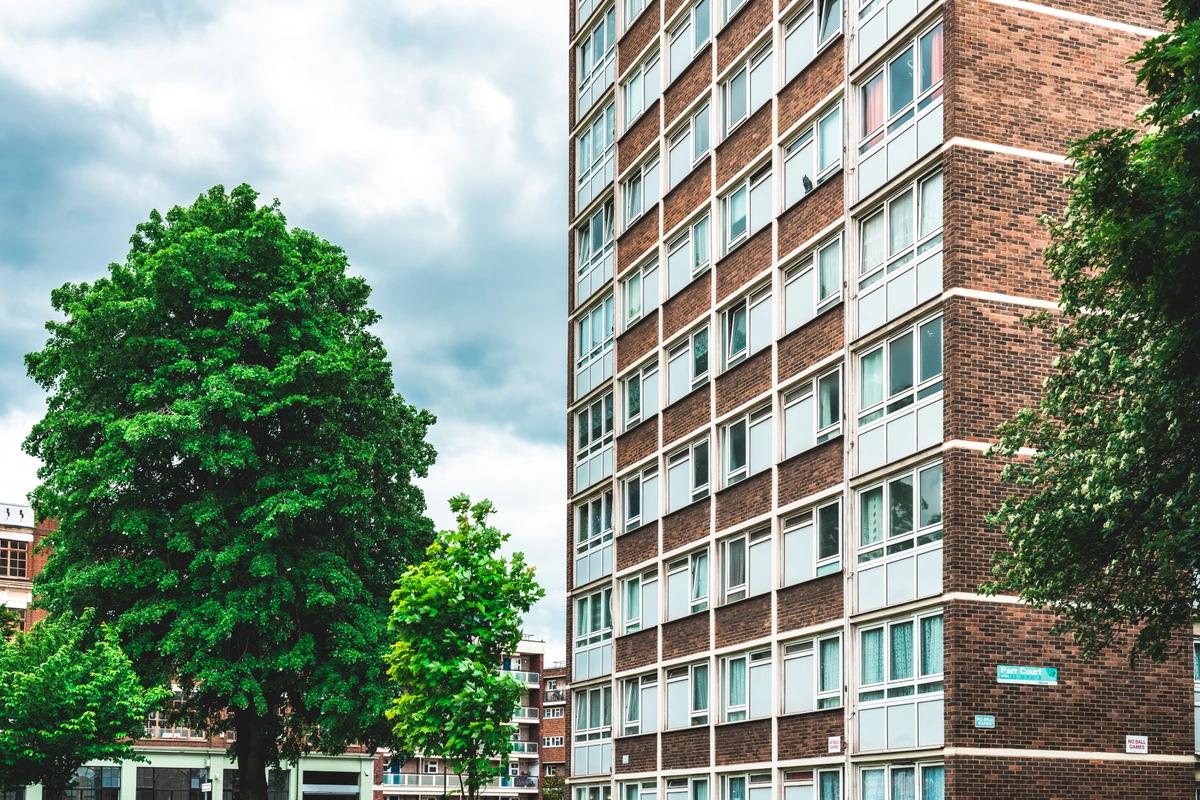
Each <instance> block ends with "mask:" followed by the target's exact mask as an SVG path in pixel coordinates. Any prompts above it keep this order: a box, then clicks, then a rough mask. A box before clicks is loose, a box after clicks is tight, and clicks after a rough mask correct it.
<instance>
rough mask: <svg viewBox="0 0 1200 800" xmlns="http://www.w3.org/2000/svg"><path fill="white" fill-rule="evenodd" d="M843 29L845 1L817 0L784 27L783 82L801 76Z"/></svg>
mask: <svg viewBox="0 0 1200 800" xmlns="http://www.w3.org/2000/svg"><path fill="white" fill-rule="evenodd" d="M841 29H842V0H817V2H816V3H814V4H812V5H808V6H805V7H804V9H803V10H802V11H801V12H800V13H799V14H797V15H796V16H795V17H793V18H792V19H791V21H789V22H788V23H787V24H786V25H784V29H783V82H784V83H787V82H788V81H790V80H791V79H792V78H794V77H796V76H797V75H799V74H800V71H801V70H803V69H804V68H805V67H807V66H808V65H809V64H811V63H812V60H813V59H814V58H816V57H817V51H818V50H820V49H821V45H823V44H825V43H826V42H828V41H829V40H830V39H832V38H833V37H834V34H836V33H837V32H838V31H840V30H841Z"/></svg>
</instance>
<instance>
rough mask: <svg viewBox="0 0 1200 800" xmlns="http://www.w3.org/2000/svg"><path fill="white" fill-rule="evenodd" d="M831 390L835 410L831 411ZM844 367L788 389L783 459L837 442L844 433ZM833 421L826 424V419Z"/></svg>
mask: <svg viewBox="0 0 1200 800" xmlns="http://www.w3.org/2000/svg"><path fill="white" fill-rule="evenodd" d="M829 387H833V408H832V409H829V407H828V403H827V401H828V400H829V398H830V395H829V392H828V391H827V390H828V388H829ZM842 407H843V405H842V368H841V367H840V366H839V367H836V368H835V369H832V370H830V371H828V372H825V373H822V374H820V375H817V376H815V377H813V378H810V379H808V380H805V381H801V382H800V383H798V384H796V385H795V386H793V387H792V388H791V389H788V390H787V392H786V393H785V394H784V395H783V458H784V459H785V460H786V459H789V458H793V457H794V456H798V455H800V454H801V453H803V452H805V451H806V450H810V449H812V448H814V447H816V446H817V445H820V444H824V443H825V442H828V441H830V440H831V439H835V438H837V437H838V436H840V435H841V433H842ZM823 415H828V416H831V417H832V418H833V421H832V422H828V423H826V424H825V425H822V424H821V422H822V416H823Z"/></svg>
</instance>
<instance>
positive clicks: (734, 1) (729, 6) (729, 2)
mask: <svg viewBox="0 0 1200 800" xmlns="http://www.w3.org/2000/svg"><path fill="white" fill-rule="evenodd" d="M748 1H749V0H721V24H722V25H723V24H725V23H726V22H729V20H731V19H733V15H734V14H736V13H737V12H739V11H741V9H742V6H744V5H746V3H747V2H748Z"/></svg>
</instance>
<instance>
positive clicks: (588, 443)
mask: <svg viewBox="0 0 1200 800" xmlns="http://www.w3.org/2000/svg"><path fill="white" fill-rule="evenodd" d="M613 417H614V411H613V393H612V392H605V393H604V394H602V395H600V396H598V397H596V398H595V399H593V400H592V401H591V402H590V403H588V404H587V405H585V406H583V407H582V408H580V409H579V410H578V411H576V412H575V463H576V464H581V463H583V462H585V461H587V460H588V459H589V458H591V457H592V456H594V455H596V454H597V453H599V452H600V451H602V450H604V449H605V448H606V447H609V446H611V445H612V443H613ZM597 418H599V419H600V426H599V431H598V432H597V431H596V430H595V427H596V426H595V423H594V420H595V419H597Z"/></svg>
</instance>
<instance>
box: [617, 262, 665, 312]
mask: <svg viewBox="0 0 1200 800" xmlns="http://www.w3.org/2000/svg"><path fill="white" fill-rule="evenodd" d="M659 266H660V264H659V257H658V254H657V253H655V254H654V255H652V256H651V257H650V258H648V259H646V260H645V261H643V262H642V263H641V264H638V265H637V266H636V267H634V268H633V269H631V270H629V272H627V273H625V276H624V277H622V278H621V318H622V323H621V325H622V327H621V330H623V331H627V330H629V329H630V328H632V327H633V326H634V325H636V324H637V323H639V322H641V320H642V318H643V317H645V316H646V315H647V314H649V313H650V312H651V311H653V310H655V309H656V308H658V306H659V304H660V303H661V302H662V300H661V297H662V287H661V285H660V284H661V282H662V281H661V278H660V272H659ZM635 281H636V289H634V288H631V287H634V285H635ZM632 295H636V296H637V303H636V311H634V310H633V309H634V308H635V304H634V303H633V302H632V301H631V300H630V297H631V296H632Z"/></svg>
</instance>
